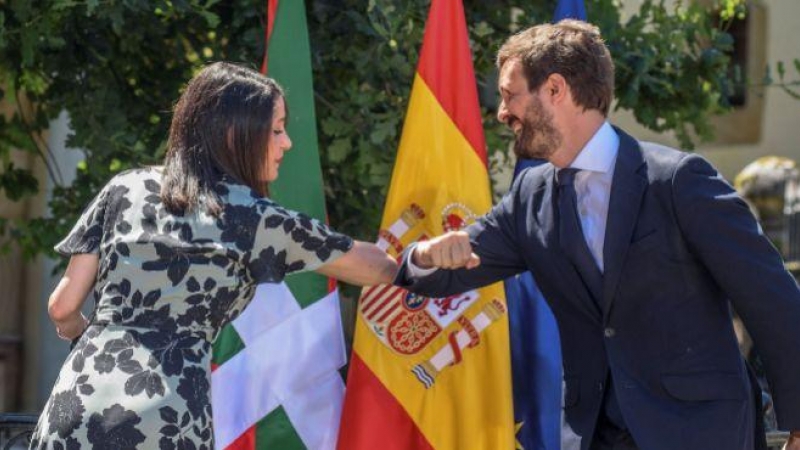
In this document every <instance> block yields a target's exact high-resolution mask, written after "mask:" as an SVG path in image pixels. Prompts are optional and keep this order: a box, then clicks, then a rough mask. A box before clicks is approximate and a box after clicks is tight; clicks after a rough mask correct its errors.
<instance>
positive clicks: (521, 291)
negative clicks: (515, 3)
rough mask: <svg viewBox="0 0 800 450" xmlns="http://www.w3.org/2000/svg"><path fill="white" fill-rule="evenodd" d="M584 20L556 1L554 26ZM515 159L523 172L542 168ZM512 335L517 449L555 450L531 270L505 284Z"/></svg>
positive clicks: (542, 328) (542, 307)
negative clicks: (569, 20) (559, 22)
mask: <svg viewBox="0 0 800 450" xmlns="http://www.w3.org/2000/svg"><path fill="white" fill-rule="evenodd" d="M567 18H572V19H580V20H586V9H585V7H584V4H583V0H559V2H558V5H557V6H556V12H555V15H554V17H553V21H554V22H558V21H559V20H561V19H567ZM543 163H544V161H538V160H519V161H517V165H516V167H515V169H514V178H516V177H517V175H518V174H519V172H520V171H522V169H525V168H527V167H532V166H536V165H539V164H543ZM506 298H507V299H508V310H509V331H510V333H511V372H512V373H511V376H512V382H513V383H514V421H515V422H516V423H517V430H518V431H517V442H518V444H519V446H518V448H522V449H525V450H558V449H559V448H560V447H561V380H562V373H561V372H562V366H561V343H560V341H559V337H558V326H557V325H556V321H555V318H554V317H553V313H552V311H550V307H549V306H547V303H546V302H545V300H544V297H543V296H542V293H541V292H540V291H539V288H538V287H537V286H536V281H534V279H533V276H532V275H531V273H530V272H526V273H524V274H521V275H518V276H516V277H513V278H509V279H508V280H506Z"/></svg>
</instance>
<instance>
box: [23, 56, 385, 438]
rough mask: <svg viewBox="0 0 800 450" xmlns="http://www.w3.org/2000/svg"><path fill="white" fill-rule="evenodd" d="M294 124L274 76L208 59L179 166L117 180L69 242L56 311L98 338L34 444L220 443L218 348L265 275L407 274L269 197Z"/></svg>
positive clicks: (81, 356) (66, 379) (355, 279)
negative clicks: (215, 382)
mask: <svg viewBox="0 0 800 450" xmlns="http://www.w3.org/2000/svg"><path fill="white" fill-rule="evenodd" d="M285 124H286V105H285V102H284V96H283V93H282V91H281V88H280V87H279V86H278V85H277V84H276V83H275V82H274V81H273V80H271V79H269V78H266V77H263V76H261V75H260V74H258V73H256V72H253V71H251V70H248V69H244V68H241V67H238V66H235V65H231V64H226V63H216V64H213V65H211V66H209V67H207V68H205V69H204V70H203V71H201V72H200V73H199V74H198V75H197V76H196V77H195V78H194V79H192V81H191V82H190V83H189V85H188V86H187V88H186V91H185V93H184V94H183V95H182V96H181V98H180V100H179V101H178V104H177V105H176V108H175V113H174V117H173V120H172V125H171V129H170V136H169V150H168V153H167V156H166V160H165V164H164V167H163V169H161V168H150V169H142V170H133V171H129V172H126V173H123V174H120V175H118V176H116V177H115V178H114V179H112V180H111V182H109V183H108V185H106V186H105V188H104V189H103V190H102V192H100V194H99V195H98V196H97V198H96V199H95V200H94V201H93V202H92V204H91V205H90V206H89V207H88V208H87V210H86V211H85V212H84V213H83V216H82V217H81V218H80V220H79V222H78V224H77V225H76V226H75V228H74V229H73V230H72V232H71V233H70V235H69V236H68V237H67V238H66V239H65V240H64V241H63V242H61V243H60V244H58V245H57V246H56V250H57V251H58V252H60V253H62V254H64V255H70V256H71V259H70V262H69V266H68V267H67V271H66V273H65V275H64V277H63V278H62V280H61V282H60V283H59V285H58V287H56V289H55V291H54V292H53V294H52V296H51V297H50V303H49V313H50V316H51V317H52V319H53V321H54V322H55V325H56V329H57V332H58V334H59V336H61V337H62V338H64V339H69V340H71V339H74V338H76V337H78V336H79V335H81V333H83V334H82V336H81V337H80V339H79V341H78V342H77V345H76V346H75V349H74V350H73V351H72V353H71V354H70V355H69V357H68V358H67V360H66V362H65V363H64V367H63V368H62V370H61V373H60V375H59V378H58V380H57V381H56V385H55V388H54V389H53V394H52V395H51V397H50V399H49V401H48V402H47V405H46V406H45V408H44V411H43V413H42V415H41V418H40V420H39V424H38V426H37V430H36V432H35V433H34V436H33V439H32V442H31V447H32V448H60V449H77V448H114V449H129V448H141V449H156V448H162V449H175V448H197V449H207V450H211V449H212V448H213V444H212V442H213V441H212V439H213V438H212V428H211V406H210V403H209V392H208V390H209V385H210V384H209V362H210V361H209V359H210V351H211V343H212V342H213V340H214V338H215V337H216V335H217V333H218V332H219V330H220V329H221V328H222V327H223V325H225V324H226V323H228V322H230V321H231V320H233V319H234V318H235V317H236V316H237V315H238V314H239V313H241V311H242V310H243V309H244V308H245V307H246V306H247V304H248V302H249V301H250V299H251V298H252V297H253V294H254V292H255V287H256V285H257V284H258V283H262V282H280V281H281V280H283V278H284V277H285V276H286V274H288V273H291V272H297V271H304V270H314V271H316V272H318V273H321V274H323V275H327V276H331V277H335V278H338V279H340V280H344V281H346V282H348V283H353V284H358V285H371V284H380V283H389V282H391V280H392V278H393V276H394V273H395V270H396V264H395V261H394V260H393V259H392V258H390V257H389V256H387V255H386V254H385V253H384V252H383V251H381V250H380V249H378V248H377V247H376V246H374V245H372V244H369V243H364V242H358V241H353V240H352V239H350V238H349V237H347V236H344V235H341V234H338V233H336V232H334V231H332V230H331V229H330V228H328V227H327V226H325V225H324V224H322V223H320V222H318V221H316V220H314V219H311V218H309V217H307V216H305V215H303V214H299V213H296V212H293V211H289V210H287V209H285V208H282V207H281V206H280V205H278V204H276V203H275V202H273V201H271V200H270V199H269V198H268V197H267V195H268V186H269V182H271V181H273V180H275V178H276V177H277V176H278V169H279V167H280V163H281V161H282V159H283V156H284V153H285V152H286V151H287V150H289V148H290V147H291V140H290V139H289V136H288V135H287V134H286V130H285ZM90 291H91V292H93V294H94V298H95V301H96V302H97V307H96V310H95V314H94V315H93V318H92V320H91V321H87V320H86V319H85V318H84V317H83V316H82V315H81V313H80V307H81V304H82V303H83V301H84V299H85V298H86V296H87V295H88V294H89V292H90ZM87 325H88V326H87ZM84 329H85V331H84ZM187 441H191V442H187ZM191 444H194V445H191Z"/></svg>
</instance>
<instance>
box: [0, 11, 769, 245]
mask: <svg viewBox="0 0 800 450" xmlns="http://www.w3.org/2000/svg"><path fill="white" fill-rule="evenodd" d="M741 1H742V0H725V2H724V8H728V7H729V6H731V5H733V8H734V9H733V11H734V14H736V13H737V11H739V10H738V9H736V8H738V6H737V4H739V3H741ZM464 3H465V10H466V14H467V22H468V24H469V33H470V38H471V46H472V50H473V54H474V58H475V70H476V75H477V78H478V85H479V92H480V98H481V104H482V107H483V110H482V113H483V118H484V126H485V130H486V138H487V145H488V148H489V149H490V153H493V152H498V151H499V152H500V153H501V154H502V155H506V153H507V148H508V143H509V142H510V140H511V139H512V137H511V135H510V133H509V132H508V131H507V130H505V129H504V127H503V126H502V125H500V124H499V123H497V121H496V120H495V118H494V115H495V109H496V106H497V98H496V93H495V90H496V88H495V83H496V70H495V69H494V54H495V52H496V50H497V48H498V47H499V45H500V44H501V43H502V42H503V41H504V40H505V39H506V38H507V37H508V36H509V34H510V33H512V32H514V31H516V30H519V29H521V28H523V27H526V26H529V25H531V24H534V23H541V22H545V21H548V20H550V19H551V16H552V11H553V10H554V7H555V0H540V1H536V2H530V1H528V2H523V1H518V0H496V1H493V2H485V1H482V0H465V2H464ZM678 3H679V6H678V7H677V8H675V9H673V10H667V8H666V7H665V6H664V5H663V3H660V2H654V1H651V0H647V1H645V2H644V3H643V5H642V8H641V9H640V11H639V13H638V14H637V15H635V16H634V17H632V18H630V19H629V20H627V21H626V22H625V23H622V22H621V18H620V15H619V11H618V7H617V6H616V4H615V3H614V2H613V0H589V1H587V11H588V14H589V19H590V21H592V22H594V23H596V24H598V26H600V28H601V29H602V30H603V33H604V34H605V35H606V37H607V41H608V43H609V45H610V47H611V49H612V53H613V54H614V57H615V62H616V65H617V68H618V80H617V91H616V94H617V97H618V98H619V104H618V107H619V108H624V109H631V110H633V111H634V113H635V114H636V117H637V119H638V120H639V121H641V122H642V123H644V124H645V125H646V126H648V127H650V128H653V129H656V130H663V131H667V130H675V131H676V132H677V133H678V136H680V137H681V139H682V141H683V142H684V143H685V145H687V147H688V146H689V144H690V140H689V136H690V133H689V131H688V129H689V127H691V128H693V129H694V130H695V131H696V132H697V135H698V136H700V137H701V138H702V137H707V136H709V134H710V131H709V128H708V118H709V114H713V113H716V112H719V111H722V110H723V109H724V107H725V105H724V103H723V98H724V95H722V93H723V92H725V91H726V89H727V86H726V83H727V80H725V78H724V77H725V74H726V71H727V58H726V57H725V54H724V51H725V50H726V49H727V48H728V46H729V44H730V38H729V37H727V35H726V34H724V33H721V32H719V31H718V30H715V29H714V28H713V27H712V26H711V23H712V22H711V20H710V13H709V12H708V11H707V10H703V9H700V8H699V7H696V6H688V7H685V6H682V5H681V4H680V2H678ZM306 6H307V11H308V22H309V30H310V34H311V46H312V66H313V68H314V82H315V91H316V92H315V94H316V100H317V101H316V107H317V117H318V118H319V136H320V148H321V151H322V155H321V157H322V165H323V171H324V176H325V181H326V186H327V190H326V195H327V200H328V208H329V216H330V221H331V223H332V224H333V225H334V226H335V227H337V228H339V229H341V230H342V231H344V232H346V233H349V234H351V235H354V236H357V237H359V238H362V239H373V238H374V236H375V233H376V232H377V228H378V222H379V220H380V216H381V213H382V209H383V203H384V199H385V194H386V191H387V188H388V183H389V181H390V177H391V171H392V165H393V162H394V157H395V154H396V149H397V146H398V143H399V142H398V141H399V137H400V133H401V131H402V123H403V119H404V115H405V112H406V108H407V102H408V95H409V92H410V88H411V84H412V81H413V75H414V71H415V68H416V64H417V56H418V52H419V46H420V44H421V41H422V34H423V31H424V26H425V19H426V16H427V10H428V6H429V1H428V0H403V1H399V0H307V1H306ZM264 10H265V3H264V2H263V1H256V0H232V1H225V2H220V1H215V0H181V1H177V0H155V1H154V0H125V1H121V2H99V1H97V0H89V1H75V0H50V1H46V2H29V1H27V0H6V1H0V88H2V91H0V100H2V101H3V102H4V103H6V104H7V105H10V106H11V112H10V113H9V114H7V115H6V116H5V117H0V161H2V164H1V165H0V192H3V193H5V195H6V196H7V197H10V198H12V199H14V200H24V199H25V198H26V197H27V196H30V195H33V194H34V193H35V192H36V190H37V188H38V186H37V185H36V183H33V182H32V180H33V179H32V178H31V177H30V173H29V172H26V171H24V170H21V169H19V168H18V167H15V166H13V165H10V155H11V153H12V152H15V151H21V152H31V153H34V154H36V155H38V156H39V157H40V158H41V159H42V160H43V161H47V162H49V163H50V164H52V157H51V156H50V155H49V153H50V152H51V150H50V149H48V148H47V146H46V145H45V143H44V141H43V140H42V139H41V137H40V133H41V132H42V131H43V130H45V129H46V128H47V126H48V123H49V121H50V120H52V119H53V118H55V117H56V116H57V115H58V114H59V113H60V112H62V111H67V112H68V113H69V116H70V118H71V127H72V130H73V133H72V134H71V135H70V136H69V138H68V145H69V147H71V148H79V149H82V150H81V151H83V153H84V156H85V159H84V162H83V163H82V164H80V165H79V167H78V168H77V178H76V180H75V181H74V182H73V183H69V184H66V183H64V182H63V179H62V177H61V175H60V171H67V170H71V168H65V167H62V168H57V167H51V166H48V169H49V170H48V174H49V175H48V176H49V181H48V183H49V184H51V185H55V186H56V188H55V189H54V192H53V196H52V200H50V202H49V208H50V212H51V214H50V215H49V216H48V217H47V218H38V219H34V220H28V221H26V222H22V223H12V222H10V221H8V220H4V219H2V218H0V234H4V235H6V236H12V237H13V238H14V239H15V241H16V242H17V243H19V244H20V245H21V246H22V248H23V251H24V253H25V254H26V255H35V254H37V253H39V252H42V251H45V252H49V251H50V250H49V249H50V248H51V247H52V245H53V244H54V243H55V242H56V241H57V240H58V239H59V238H60V237H62V236H63V235H64V234H65V233H66V232H67V231H68V229H69V228H70V226H71V225H72V224H73V223H74V221H75V218H76V217H77V215H78V214H79V213H80V211H81V210H82V208H83V207H84V205H86V204H87V203H88V202H89V200H90V199H91V197H92V196H93V195H94V194H95V193H97V192H98V191H99V189H100V187H101V186H102V185H103V184H104V183H105V182H106V181H107V180H108V179H109V178H110V177H111V176H112V175H113V174H114V173H116V172H118V171H120V170H123V169H126V168H129V167H134V166H138V165H143V164H155V163H158V161H160V159H161V158H162V156H163V153H164V148H165V142H164V141H165V138H166V135H167V129H168V125H169V120H170V109H171V106H172V104H173V102H174V101H175V100H176V99H177V97H178V96H179V93H180V89H181V86H182V85H183V84H184V83H185V82H186V81H187V80H188V79H189V78H190V77H191V75H192V74H193V73H194V72H195V71H196V70H197V69H198V67H200V66H202V65H203V64H204V63H205V62H206V61H211V60H229V61H237V62H245V63H246V64H250V65H251V66H253V67H255V66H257V65H258V64H259V63H260V62H261V57H262V55H263V36H264V14H265V11H264ZM727 10H728V9H725V11H727ZM781 73H782V72H781ZM70 151H76V150H70ZM501 159H502V158H501ZM59 169H60V170H59ZM34 181H35V180H34ZM39 181H40V183H39V184H40V185H42V184H44V180H39Z"/></svg>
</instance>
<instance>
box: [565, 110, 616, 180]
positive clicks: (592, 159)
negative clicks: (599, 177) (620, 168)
mask: <svg viewBox="0 0 800 450" xmlns="http://www.w3.org/2000/svg"><path fill="white" fill-rule="evenodd" d="M618 152H619V136H618V135H617V133H616V132H615V131H614V128H613V127H612V126H611V124H610V123H608V121H606V122H603V125H602V126H601V127H600V128H598V129H597V131H596V132H595V133H594V136H592V138H591V139H589V142H587V143H586V145H585V146H584V147H583V149H582V150H581V151H580V153H578V156H577V157H576V158H575V160H574V161H572V164H570V165H569V166H570V167H572V168H574V169H580V170H588V171H591V172H601V173H608V172H610V171H611V170H612V169H613V167H614V163H615V162H616V160H617V153H618Z"/></svg>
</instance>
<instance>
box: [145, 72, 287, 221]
mask: <svg viewBox="0 0 800 450" xmlns="http://www.w3.org/2000/svg"><path fill="white" fill-rule="evenodd" d="M282 97H283V90H282V89H281V87H280V86H279V85H278V84H277V83H276V82H275V81H274V80H272V79H271V78H267V77H265V76H263V75H261V74H260V73H258V72H256V71H254V70H251V69H247V68H244V67H240V66H237V65H234V64H230V63H224V62H218V63H214V64H211V65H209V66H207V67H205V68H204V69H203V70H201V71H200V73H198V74H197V75H195V77H194V78H192V80H191V81H189V84H188V85H187V86H186V90H185V91H184V93H183V95H181V97H180V99H179V100H178V103H177V104H176V105H175V111H174V114H173V116H172V124H171V125H170V130H169V142H168V148H167V156H166V158H165V160H164V174H163V177H162V183H161V200H162V202H163V203H164V205H165V207H166V208H167V210H168V211H170V212H173V213H183V212H186V211H191V210H193V209H194V208H196V207H199V206H201V205H200V204H201V203H202V206H203V207H204V208H205V210H206V212H208V213H209V214H211V215H213V216H218V215H219V213H220V212H221V210H222V205H221V204H220V198H219V195H218V194H217V193H216V191H215V190H214V186H215V184H216V183H217V182H218V181H219V180H220V179H221V176H222V175H228V176H229V177H231V178H233V179H234V180H236V181H238V182H240V183H242V184H245V185H247V186H249V187H250V188H251V189H253V190H254V191H255V192H256V193H258V194H259V195H261V196H266V195H268V193H269V185H268V182H266V181H264V180H263V170H264V164H265V161H266V159H267V157H266V153H267V145H268V143H269V137H270V133H271V132H272V115H273V110H274V108H275V103H276V101H278V99H279V98H282Z"/></svg>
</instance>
